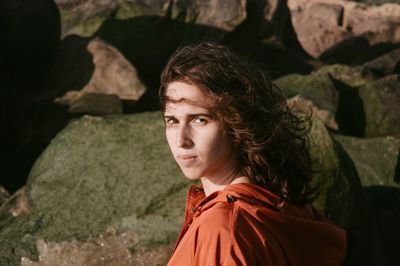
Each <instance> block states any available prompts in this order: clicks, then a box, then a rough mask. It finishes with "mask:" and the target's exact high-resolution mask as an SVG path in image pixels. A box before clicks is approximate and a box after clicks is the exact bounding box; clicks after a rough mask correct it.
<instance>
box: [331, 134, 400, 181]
mask: <svg viewBox="0 0 400 266" xmlns="http://www.w3.org/2000/svg"><path fill="white" fill-rule="evenodd" d="M335 139H336V140H337V141H339V142H340V143H341V144H342V146H343V148H344V149H345V150H346V151H347V153H348V154H349V155H350V157H351V158H352V159H353V161H354V163H355V165H356V167H357V171H358V174H359V176H360V180H361V184H362V185H363V186H372V185H386V186H397V187H398V186H399V185H398V184H397V183H396V182H395V180H394V179H395V170H396V165H397V163H398V160H399V150H400V139H398V138H395V137H390V136H388V137H378V138H355V137H347V136H340V135H336V136H335Z"/></svg>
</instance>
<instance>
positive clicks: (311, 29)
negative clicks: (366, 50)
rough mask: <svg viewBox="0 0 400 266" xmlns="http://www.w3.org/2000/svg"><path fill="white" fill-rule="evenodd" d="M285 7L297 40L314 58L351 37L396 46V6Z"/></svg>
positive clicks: (399, 9)
mask: <svg viewBox="0 0 400 266" xmlns="http://www.w3.org/2000/svg"><path fill="white" fill-rule="evenodd" d="M288 5H289V7H290V9H291V12H292V20H293V26H294V28H295V31H296V33H297V36H298V38H299V41H300V43H301V44H302V46H303V48H304V49H305V50H306V51H307V52H308V53H309V54H310V55H312V56H314V57H319V56H320V55H321V54H322V53H323V52H324V51H327V50H328V49H329V48H332V47H333V46H335V45H337V44H339V43H341V42H343V41H345V40H346V39H349V38H352V37H362V38H365V39H366V40H367V42H368V44H369V45H377V44H380V43H400V33H399V32H400V31H399V25H400V6H399V5H398V4H393V3H386V4H383V5H378V6H374V5H365V4H362V3H356V2H354V1H342V0H315V1H307V0H289V1H288Z"/></svg>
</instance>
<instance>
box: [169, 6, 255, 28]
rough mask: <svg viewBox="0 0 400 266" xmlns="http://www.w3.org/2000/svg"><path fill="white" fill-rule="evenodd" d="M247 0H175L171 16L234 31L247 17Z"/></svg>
mask: <svg viewBox="0 0 400 266" xmlns="http://www.w3.org/2000/svg"><path fill="white" fill-rule="evenodd" d="M246 2H247V1H246V0H226V1H218V0H203V1H191V0H173V1H172V8H171V10H172V11H171V16H172V18H173V19H179V20H182V21H184V22H186V23H196V24H201V25H207V26H212V27H216V28H219V29H222V30H225V31H232V30H233V29H235V28H236V26H238V25H239V24H240V23H242V22H243V20H244V19H245V18H246Z"/></svg>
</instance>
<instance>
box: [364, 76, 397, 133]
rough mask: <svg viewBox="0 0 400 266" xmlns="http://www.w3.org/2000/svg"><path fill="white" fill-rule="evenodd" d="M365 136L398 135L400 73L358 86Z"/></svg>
mask: <svg viewBox="0 0 400 266" xmlns="http://www.w3.org/2000/svg"><path fill="white" fill-rule="evenodd" d="M359 95H360V97H361V99H362V102H363V105H364V112H365V119H366V128H365V136H366V137H377V136H387V135H394V136H400V104H399V103H400V75H391V76H386V77H384V78H381V79H379V80H376V81H374V82H369V83H368V84H366V85H364V86H362V87H360V89H359Z"/></svg>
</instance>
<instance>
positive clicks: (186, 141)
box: [176, 125, 193, 148]
mask: <svg viewBox="0 0 400 266" xmlns="http://www.w3.org/2000/svg"><path fill="white" fill-rule="evenodd" d="M176 145H177V146H178V147H179V148H190V147H191V146H192V145H193V141H192V139H191V136H190V128H189V127H188V126H186V125H183V126H181V127H180V128H179V130H178V132H177V136H176Z"/></svg>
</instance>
